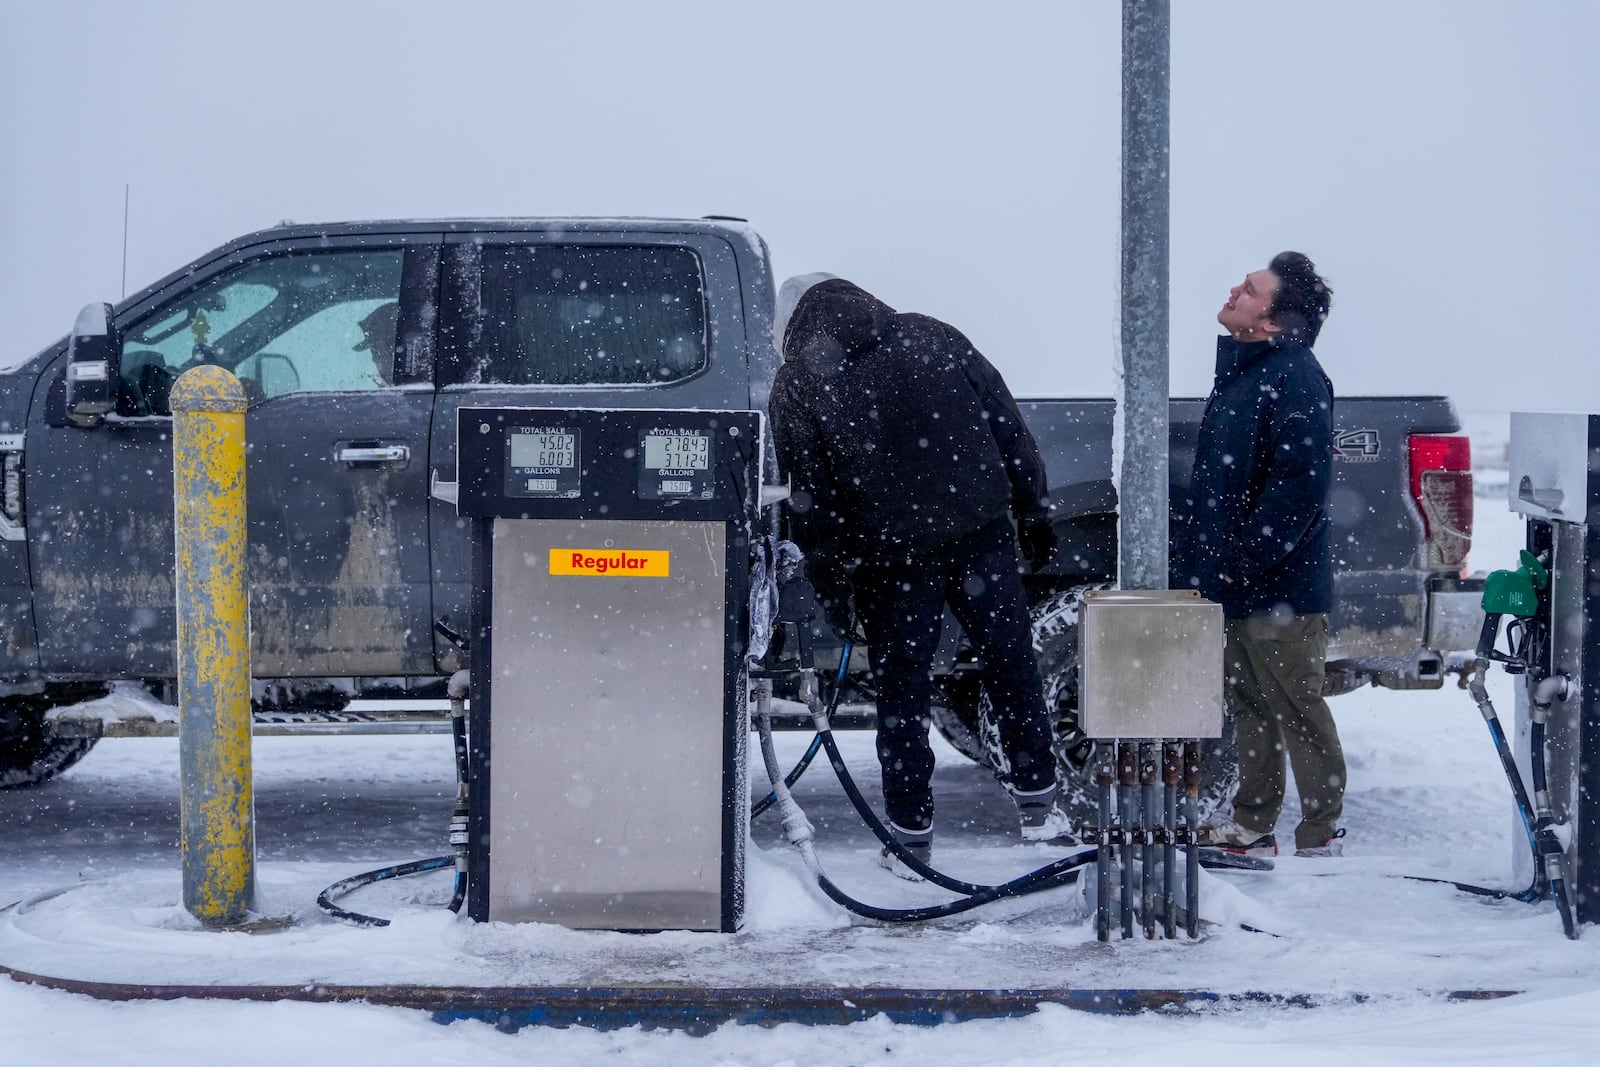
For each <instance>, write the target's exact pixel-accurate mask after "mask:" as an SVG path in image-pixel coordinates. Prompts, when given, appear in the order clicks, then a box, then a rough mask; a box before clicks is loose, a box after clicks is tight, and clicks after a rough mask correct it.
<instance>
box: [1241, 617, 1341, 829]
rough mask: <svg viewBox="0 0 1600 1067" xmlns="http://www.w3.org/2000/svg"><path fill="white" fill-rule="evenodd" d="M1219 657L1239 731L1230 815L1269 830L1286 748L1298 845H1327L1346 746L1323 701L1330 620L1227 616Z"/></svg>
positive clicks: (1278, 805)
mask: <svg viewBox="0 0 1600 1067" xmlns="http://www.w3.org/2000/svg"><path fill="white" fill-rule="evenodd" d="M1224 655H1225V659H1224V660H1223V667H1224V688H1225V690H1226V693H1227V698H1228V709H1229V711H1230V712H1231V713H1232V714H1233V716H1234V721H1235V723H1236V725H1237V726H1238V731H1239V793H1238V795H1237V796H1236V797H1234V800H1233V820H1234V822H1236V823H1238V824H1239V825H1240V826H1242V827H1244V828H1245V829H1247V830H1256V831H1259V832H1260V833H1263V834H1269V833H1272V832H1273V830H1274V828H1275V827H1276V826H1277V823H1278V815H1279V813H1280V812H1281V811H1282V810H1283V794H1284V753H1285V752H1287V753H1288V757H1289V761H1290V763H1291V765H1292V766H1293V767H1294V780H1295V784H1296V785H1297V786H1298V787H1299V789H1300V812H1301V818H1300V825H1299V826H1297V827H1295V831H1294V843H1295V847H1296V848H1318V847H1320V846H1322V845H1325V844H1327V843H1328V840H1329V839H1330V838H1332V837H1333V833H1334V830H1335V829H1337V828H1338V825H1339V816H1340V815H1341V814H1343V812H1344V786H1345V767H1344V750H1343V749H1341V748H1340V747H1339V731H1338V729H1337V728H1336V727H1335V726H1334V723H1333V713H1332V712H1330V711H1329V710H1328V704H1327V702H1326V701H1325V700H1323V699H1322V675H1323V662H1324V660H1325V659H1326V658H1327V655H1328V617H1327V616H1326V615H1320V614H1319V615H1294V616H1288V617H1286V618H1283V619H1281V620H1280V619H1277V618H1275V617H1273V616H1269V615H1253V616H1251V617H1250V618H1248V619H1230V620H1228V623H1227V649H1226V652H1225V654H1224Z"/></svg>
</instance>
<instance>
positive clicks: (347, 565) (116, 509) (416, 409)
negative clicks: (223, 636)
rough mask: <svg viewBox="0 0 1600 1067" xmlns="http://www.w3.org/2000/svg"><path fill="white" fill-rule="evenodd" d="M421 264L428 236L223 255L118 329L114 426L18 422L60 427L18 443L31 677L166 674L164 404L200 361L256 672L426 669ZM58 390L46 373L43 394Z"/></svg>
mask: <svg viewBox="0 0 1600 1067" xmlns="http://www.w3.org/2000/svg"><path fill="white" fill-rule="evenodd" d="M437 262H438V245H437V237H435V236H432V235H407V236H405V237H399V236H397V237H393V238H388V237H379V238H373V237H364V238H360V239H355V238H326V239H319V240H315V241H282V242H274V243H271V244H267V245H261V246H253V247H250V248H246V249H243V250H240V251H237V252H235V253H233V254H232V255H230V256H228V257H226V258H224V259H222V260H221V261H219V262H216V263H214V264H208V265H207V266H206V267H204V268H202V269H201V270H199V271H197V272H196V273H195V274H194V275H192V276H190V277H189V278H186V279H184V280H183V281H181V282H179V283H176V284H175V285H174V286H172V287H169V288H168V289H166V290H164V291H160V292H157V293H156V294H155V295H153V296H152V297H151V298H150V299H149V300H146V301H143V302H141V304H140V305H137V306H135V307H133V308H131V309H127V310H126V311H125V312H124V313H123V314H121V315H119V317H118V326H119V327H120V329H121V330H122V333H123V338H124V342H123V348H122V356H121V362H120V374H121V382H120V391H119V397H118V404H117V412H116V413H115V414H114V415H111V416H108V418H107V419H106V421H105V422H104V423H103V424H101V425H98V426H94V427H90V428H77V427H71V426H65V425H60V424H59V420H57V419H55V418H53V414H54V413H59V411H60V406H59V403H56V404H54V405H52V404H50V403H48V402H47V403H40V402H38V400H36V402H35V404H34V407H33V411H34V412H35V416H34V418H35V419H36V420H39V421H46V422H56V423H57V424H55V425H48V426H41V427H40V429H39V431H38V432H33V431H32V430H31V429H30V433H29V437H28V446H29V452H28V466H29V471H28V477H29V497H30V499H29V504H30V510H31V524H30V525H31V530H30V544H31V551H32V562H33V567H34V576H35V588H36V599H35V603H36V618H37V620H38V624H39V630H40V634H39V636H40V640H39V647H40V655H41V661H42V666H43V668H44V670H45V671H46V672H47V673H49V674H53V675H58V676H59V675H77V676H86V677H99V678H104V677H110V676H118V675H122V676H127V675H136V676H151V677H171V676H172V675H173V673H174V671H175V663H176V657H175V648H174V644H175V630H176V619H175V610H174V602H173V584H172V566H173V532H172V529H173V528H172V512H173V502H172V446H171V437H172V434H171V430H172V419H171V414H170V408H169V406H168V393H169V392H170V390H171V387H172V384H173V382H174V381H175V380H176V378H177V376H178V375H180V374H181V373H182V372H183V371H184V370H186V369H188V368H189V367H191V366H194V365H196V364H198V363H200V362H211V363H216V364H218V365H221V366H224V367H226V368H228V369H229V370H231V371H233V372H234V374H236V375H237V376H238V378H239V380H240V383H241V384H242V385H243V386H244V389H245V394H246V397H247V398H248V400H249V404H250V407H249V410H248V413H247V415H246V444H247V447H248V449H249V458H248V463H247V468H246V483H247V490H246V491H247V494H248V498H249V507H248V515H249V550H248V560H249V582H250V610H251V655H252V671H253V673H254V674H255V675H256V676H257V677H295V676H299V677H317V676H349V675H396V674H407V673H426V672H428V671H430V670H431V667H432V646H431V639H430V636H429V634H430V629H431V602H430V601H431V597H430V592H429V581H428V529H427V463H426V458H427V449H428V432H429V422H430V418H431V415H432V407H433V395H434V392H433V387H432V384H431V376H432V349H433V331H432V324H433V321H434V317H435V316H434V315H433V310H432V308H433V301H434V293H435V292H436V289H437V284H436V279H437ZM59 376H60V368H59V361H58V366H56V367H54V368H52V369H51V370H50V371H48V372H47V373H46V374H45V375H44V378H43V381H44V382H51V381H53V380H54V379H58V378H59ZM57 388H59V387H57ZM41 399H45V398H41ZM52 408H53V411H52Z"/></svg>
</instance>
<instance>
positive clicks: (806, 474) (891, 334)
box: [769, 279, 1048, 560]
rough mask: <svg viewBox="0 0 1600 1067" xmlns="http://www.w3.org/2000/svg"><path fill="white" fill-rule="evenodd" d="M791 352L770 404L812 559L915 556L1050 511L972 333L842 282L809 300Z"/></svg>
mask: <svg viewBox="0 0 1600 1067" xmlns="http://www.w3.org/2000/svg"><path fill="white" fill-rule="evenodd" d="M783 352H784V364H783V366H782V367H780V368H779V370H778V373H777V376H776V378H775V380H774V382H773V386H772V398H771V401H770V405H769V411H770V413H771V416H772V431H773V436H774V438H775V439H776V442H777V449H778V461H779V464H780V466H781V467H782V469H783V470H784V472H785V473H787V474H788V476H789V480H790V489H791V495H790V498H789V516H790V536H791V537H792V538H793V539H794V540H795V542H796V543H797V544H799V545H800V547H801V548H802V549H803V550H804V551H806V552H807V553H808V554H818V553H836V554H839V555H841V556H842V557H844V558H847V559H857V560H861V559H867V560H870V559H879V558H888V557H891V556H903V555H904V554H905V553H907V552H914V551H919V550H923V549H927V548H932V547H935V546H937V545H940V544H943V543H945V542H948V541H951V540H954V539H955V538H957V537H961V536H963V535H965V534H969V533H972V532H974V531H976V530H978V529H980V528H981V527H983V526H985V525H987V524H988V523H990V522H992V521H993V520H995V519H997V518H999V517H1001V516H1003V515H1005V514H1006V513H1007V511H1011V512H1014V513H1015V514H1016V516H1017V518H1018V519H1019V521H1020V520H1021V519H1023V518H1029V517H1033V516H1036V515H1043V514H1044V513H1045V512H1046V510H1047V507H1048V500H1047V496H1046V481H1045V470H1044V462H1043V460H1042V459H1041V458H1040V455H1039V449H1038V445H1037V444H1036V443H1035V442H1034V439H1033V435H1032V434H1031V433H1029V431H1028V428H1027V427H1026V426H1025V425H1023V422H1022V417H1021V415H1020V414H1019V413H1018V411H1017V404H1016V401H1015V400H1013V399H1012V397H1011V393H1010V391H1009V390H1008V389H1007V388H1006V384H1005V381H1004V380H1003V379H1002V378H1001V377H1000V374H999V372H998V371H996V370H995V369H994V367H993V366H991V365H990V363H989V361H988V360H986V359H984V358H983V356H982V355H981V354H979V353H978V351H977V350H976V349H975V348H973V347H972V343H971V342H970V341H968V340H967V339H966V338H965V337H964V336H962V334H961V333H960V331H958V330H956V329H955V328H953V327H951V326H949V325H946V324H945V323H943V322H940V321H939V320H937V319H933V318H930V317H928V316H926V315H913V314H899V313H896V312H895V310H894V309H893V308H891V307H889V306H888V305H887V304H885V303H883V302H882V301H880V300H878V299H877V298H875V297H873V296H872V295H871V294H870V293H867V292H866V291H865V290H863V289H861V288H859V287H858V286H856V285H853V284H851V283H850V282H847V281H845V280H843V279H830V280H826V281H822V282H820V283H818V284H816V285H813V286H811V287H810V288H809V289H807V290H806V291H805V293H804V295H802V296H801V297H800V299H799V302H798V303H797V304H796V305H795V309H794V314H793V316H792V317H791V318H790V319H789V322H788V326H787V328H786V329H785V331H784V337H783Z"/></svg>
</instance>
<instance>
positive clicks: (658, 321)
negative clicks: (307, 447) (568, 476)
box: [429, 228, 750, 670]
mask: <svg viewBox="0 0 1600 1067" xmlns="http://www.w3.org/2000/svg"><path fill="white" fill-rule="evenodd" d="M440 290H441V294H442V296H441V301H440V304H441V307H440V310H441V317H440V357H439V363H440V371H439V381H440V383H441V390H440V393H439V402H438V405H437V406H436V408H435V410H434V423H433V445H432V450H431V454H430V457H429V458H430V462H431V464H432V467H433V470H434V473H435V475H436V477H438V478H439V479H441V480H443V481H453V480H455V478H456V455H455V452H456V412H457V411H458V410H459V409H460V408H461V407H462V406H474V405H484V404H495V405H514V406H526V407H562V406H570V407H611V408H695V407H700V408H744V407H747V406H748V405H749V403H750V382H749V373H750V372H749V366H748V362H747V360H746V351H745V327H744V315H743V301H742V298H741V295H740V293H741V290H740V286H739V271H738V266H737V263H736V260H735V258H734V252H733V249H732V247H731V246H730V245H729V244H728V242H727V241H725V240H723V239H722V238H720V237H718V236H715V235H711V234H704V233H671V232H661V231H638V232H629V233H620V232H603V231H595V232H574V231H573V230H571V229H570V228H569V229H566V230H563V231H561V232H554V231H551V232H520V233H519V232H508V233H488V234H485V233H474V234H470V235H460V236H454V235H452V236H451V237H449V238H447V240H446V243H445V246H444V267H443V270H442V273H441V285H440ZM432 509H433V510H432V519H431V528H432V543H433V566H434V612H435V615H436V616H437V617H439V618H441V620H442V621H444V622H446V623H447V624H448V625H450V626H451V627H452V628H454V629H457V630H459V631H462V632H465V631H466V629H467V618H468V608H469V603H470V600H469V595H468V594H469V585H468V583H469V581H470V574H471V562H470V559H469V554H468V539H467V536H466V521H465V520H463V519H460V518H458V517H457V515H456V510H455V506H454V505H453V504H449V503H446V502H443V501H440V500H434V501H433V502H432ZM436 652H437V656H438V664H439V668H440V669H441V670H453V669H456V668H457V667H460V666H465V665H466V664H465V663H464V662H462V661H461V658H460V657H458V656H457V655H456V650H455V649H454V648H453V647H452V646H451V645H450V644H449V643H448V642H446V641H445V640H444V639H443V638H438V639H436Z"/></svg>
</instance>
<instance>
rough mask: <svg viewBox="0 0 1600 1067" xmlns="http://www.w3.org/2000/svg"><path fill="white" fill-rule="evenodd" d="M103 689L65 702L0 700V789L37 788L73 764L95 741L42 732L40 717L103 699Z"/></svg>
mask: <svg viewBox="0 0 1600 1067" xmlns="http://www.w3.org/2000/svg"><path fill="white" fill-rule="evenodd" d="M105 692H106V690H105V688H104V687H103V686H102V687H98V688H97V689H96V690H95V691H94V692H92V693H85V694H79V693H74V696H73V697H72V698H70V699H66V700H60V701H56V700H51V699H50V698H49V697H46V696H25V697H5V698H3V699H0V789H20V788H24V787H26V786H30V785H40V784H42V783H44V782H48V781H49V780H50V779H51V778H54V777H55V776H56V775H58V774H60V773H61V772H62V771H64V770H66V769H67V768H68V767H71V766H72V765H73V764H74V763H77V762H78V761H79V760H81V759H82V758H83V757H84V756H85V755H87V754H88V752H89V750H90V749H91V748H93V747H94V744H95V742H96V741H97V740H99V738H95V737H55V736H52V735H51V733H50V732H49V730H48V729H46V728H45V722H44V716H45V712H47V711H49V710H50V709H51V708H52V707H55V706H57V704H58V703H59V704H73V703H77V701H79V700H84V699H90V698H92V697H94V696H103V695H104V694H105Z"/></svg>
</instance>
